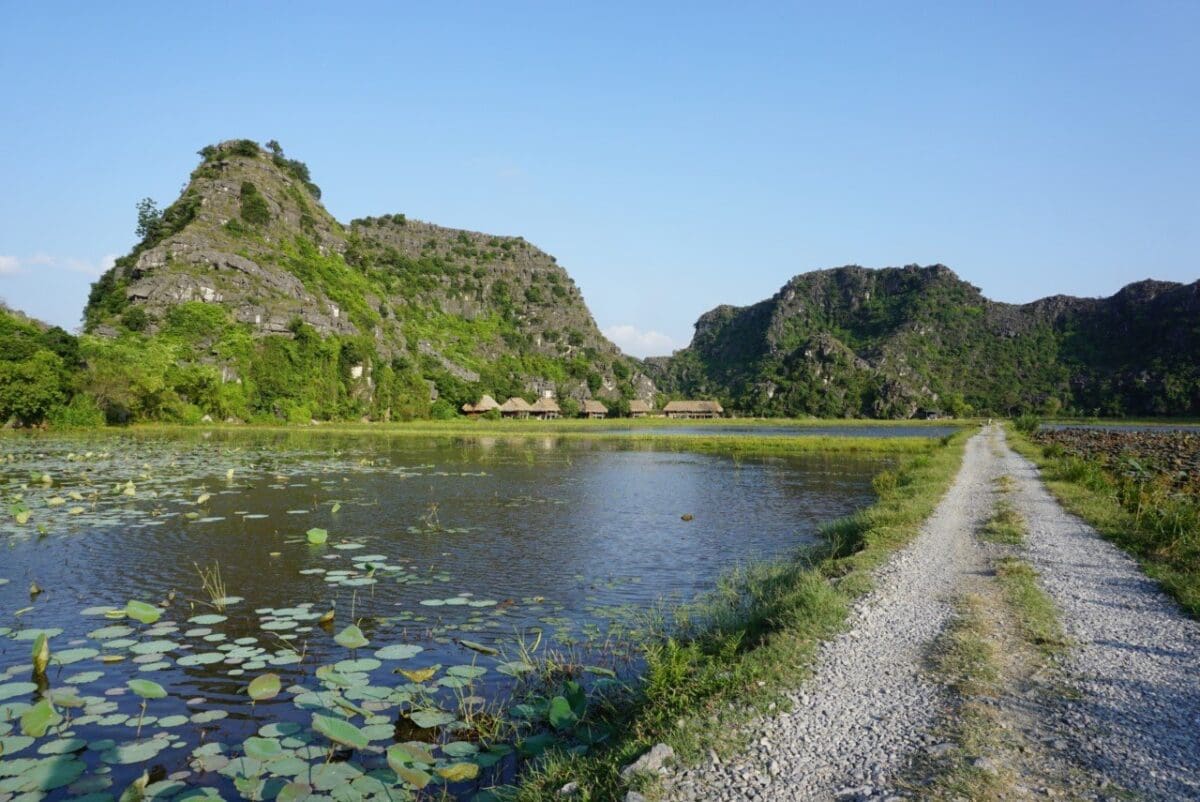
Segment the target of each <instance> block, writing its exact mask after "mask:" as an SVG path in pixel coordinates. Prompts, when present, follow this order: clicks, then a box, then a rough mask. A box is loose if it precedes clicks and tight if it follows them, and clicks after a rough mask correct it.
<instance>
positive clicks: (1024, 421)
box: [1013, 414, 1042, 435]
mask: <svg viewBox="0 0 1200 802" xmlns="http://www.w3.org/2000/svg"><path fill="white" fill-rule="evenodd" d="M1041 425H1042V421H1041V419H1040V418H1038V416H1037V415H1031V414H1025V415H1019V416H1017V417H1016V418H1014V419H1013V428H1014V429H1016V430H1017V431H1018V432H1020V433H1021V434H1026V435H1028V434H1033V433H1034V432H1036V431H1037V430H1038V427H1039V426H1041Z"/></svg>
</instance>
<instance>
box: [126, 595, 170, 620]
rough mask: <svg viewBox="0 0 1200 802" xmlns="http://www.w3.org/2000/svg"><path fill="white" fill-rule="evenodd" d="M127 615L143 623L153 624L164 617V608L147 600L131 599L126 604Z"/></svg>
mask: <svg viewBox="0 0 1200 802" xmlns="http://www.w3.org/2000/svg"><path fill="white" fill-rule="evenodd" d="M125 615H127V616H129V617H130V618H132V619H133V620H134V621H140V622H141V623H143V624H153V623H154V622H155V621H157V620H158V619H159V618H161V617H162V610H160V609H159V608H157V607H155V606H154V605H152V604H147V603H146V602H141V601H132V600H131V601H130V602H129V603H128V604H126V605H125Z"/></svg>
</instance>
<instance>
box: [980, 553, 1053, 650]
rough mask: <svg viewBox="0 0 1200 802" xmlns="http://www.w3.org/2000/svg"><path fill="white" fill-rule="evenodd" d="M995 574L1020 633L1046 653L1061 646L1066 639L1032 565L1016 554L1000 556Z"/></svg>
mask: <svg viewBox="0 0 1200 802" xmlns="http://www.w3.org/2000/svg"><path fill="white" fill-rule="evenodd" d="M996 578H997V579H998V580H999V582H1000V587H1001V588H1002V589H1003V590H1004V598H1005V601H1006V602H1007V603H1008V606H1009V607H1010V608H1011V609H1012V611H1013V613H1014V615H1015V616H1016V618H1017V623H1018V625H1019V626H1020V628H1021V636H1022V637H1023V638H1025V640H1027V641H1029V642H1030V643H1032V644H1034V645H1035V646H1037V647H1038V648H1039V649H1040V650H1042V651H1043V652H1045V653H1047V654H1052V653H1055V652H1058V651H1061V650H1062V649H1063V648H1065V647H1066V645H1067V639H1066V636H1065V635H1064V634H1063V631H1062V625H1061V624H1060V623H1059V620H1058V610H1057V608H1056V607H1055V606H1054V602H1052V601H1051V600H1050V597H1049V596H1047V595H1046V592H1045V591H1044V590H1042V588H1041V586H1040V585H1038V573H1037V571H1035V570H1034V568H1033V566H1031V565H1030V564H1029V563H1027V562H1025V561H1024V560H1022V559H1020V558H1017V557H1003V558H1001V559H1000V560H999V561H998V562H997V563H996Z"/></svg>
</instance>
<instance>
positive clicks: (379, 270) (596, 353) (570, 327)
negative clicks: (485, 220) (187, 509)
mask: <svg viewBox="0 0 1200 802" xmlns="http://www.w3.org/2000/svg"><path fill="white" fill-rule="evenodd" d="M271 146H272V147H271V148H269V149H264V148H261V147H259V146H258V145H257V144H256V143H253V142H250V141H248V140H236V141H230V142H224V143H222V144H220V145H216V146H212V147H208V148H205V149H204V150H203V151H201V156H202V162H201V164H200V165H199V166H198V167H197V168H196V169H195V170H194V171H193V173H192V175H191V180H190V181H189V183H188V185H187V186H186V188H185V189H184V191H183V193H182V194H181V196H180V197H179V199H178V200H177V201H176V202H175V203H174V204H172V205H171V206H170V207H168V208H167V209H166V210H165V211H164V213H163V214H162V215H161V217H159V218H155V219H150V220H149V221H148V225H146V226H144V228H146V236H145V238H144V239H143V241H142V242H141V243H139V245H138V246H137V247H136V248H135V249H134V250H133V252H132V253H130V254H128V255H127V256H125V257H123V258H121V259H119V260H118V261H117V263H116V266H115V267H114V268H113V269H112V270H111V271H110V272H109V273H108V274H106V275H105V276H103V277H102V278H101V280H100V281H99V282H97V284H96V285H95V287H94V288H93V291H92V295H91V298H90V300H89V303H88V307H87V309H86V312H85V320H86V329H87V331H89V332H91V333H94V334H98V335H101V336H106V337H120V336H124V335H125V334H127V333H128V332H129V331H137V332H141V333H143V334H144V335H155V334H158V333H160V332H163V331H168V330H170V328H171V321H172V315H173V310H178V309H179V308H180V307H184V306H188V305H194V304H206V305H212V306H216V307H219V308H220V309H221V310H223V311H224V312H225V313H226V314H227V315H228V317H229V318H230V319H231V320H232V321H233V322H234V324H236V325H237V326H239V327H241V328H242V329H243V330H244V331H245V332H247V333H248V334H250V335H251V336H252V337H253V338H256V339H262V338H270V337H283V338H291V337H294V336H296V333H297V331H298V330H299V327H301V326H304V327H307V329H306V330H311V331H313V332H315V333H316V335H317V336H319V337H322V338H328V337H339V338H343V339H357V340H358V341H359V342H360V345H361V346H365V347H362V348H359V349H358V350H360V351H364V352H365V356H364V361H365V362H367V363H371V362H378V363H380V364H383V363H388V364H392V365H393V367H395V368H396V369H397V370H407V371H410V372H414V373H416V374H419V375H420V376H422V377H423V378H424V379H425V380H426V381H428V382H430V383H431V384H432V385H433V387H434V391H435V393H436V392H439V391H440V392H441V394H442V395H443V396H446V395H449V396H450V397H451V398H452V399H453V400H454V401H455V402H456V403H457V402H459V401H461V400H466V399H469V398H471V397H477V396H478V394H480V393H483V392H490V393H493V394H496V395H507V394H510V393H512V394H515V393H524V394H535V393H541V392H543V391H551V392H556V393H558V394H559V395H561V396H564V397H576V398H579V399H583V398H589V397H592V396H593V395H596V396H601V397H604V398H608V399H617V398H620V397H626V398H632V397H642V398H649V397H651V396H652V395H653V393H654V391H655V388H654V385H653V384H652V382H651V381H650V380H649V379H648V378H647V377H646V376H645V375H644V374H643V373H642V372H641V371H640V367H639V363H637V362H636V360H632V359H629V358H627V357H625V356H624V355H622V354H621V353H620V351H619V350H618V349H617V348H616V347H615V346H614V345H613V344H612V343H611V342H609V341H608V340H607V339H606V338H605V337H604V336H603V335H602V334H601V333H600V331H599V329H598V328H597V326H596V323H595V321H594V320H593V319H592V316H591V313H590V312H589V311H588V309H587V306H586V305H585V303H584V301H583V298H582V296H581V294H580V292H579V290H578V288H577V287H576V286H575V284H574V282H573V281H572V280H571V278H570V276H569V275H567V273H566V271H565V270H563V269H562V268H561V267H560V266H559V265H558V264H557V263H556V262H555V259H554V257H552V256H550V255H548V254H546V253H544V252H542V251H540V250H538V249H537V248H535V247H534V246H532V245H531V244H529V243H528V242H526V241H524V240H523V239H521V238H519V237H515V238H514V237H497V236H491V235H487V234H481V233H477V232H471V231H459V230H454V229H448V228H443V227H440V226H436V225H432V224H430V223H423V222H417V221H413V220H408V219H407V218H406V217H405V216H404V215H398V214H397V215H385V216H382V217H374V218H366V219H362V220H355V221H353V222H351V223H350V224H349V225H343V224H341V223H339V222H338V221H337V220H335V219H334V218H333V217H332V216H331V215H330V214H329V213H328V212H327V211H326V210H325V208H324V207H323V206H322V205H321V202H320V190H319V189H318V188H317V187H316V185H315V184H313V183H312V181H311V178H310V176H309V174H308V169H307V167H306V166H304V165H303V164H302V163H300V162H297V161H294V160H291V159H288V158H287V157H286V156H284V154H283V153H282V150H281V149H279V148H278V146H277V145H275V144H274V143H271ZM209 356H210V357H211V361H220V354H219V353H212V354H210V355H209ZM363 370H364V371H365V373H366V374H368V375H369V374H370V372H371V364H366V365H364V366H363Z"/></svg>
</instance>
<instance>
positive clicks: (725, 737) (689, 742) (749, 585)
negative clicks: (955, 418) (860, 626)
mask: <svg viewBox="0 0 1200 802" xmlns="http://www.w3.org/2000/svg"><path fill="white" fill-rule="evenodd" d="M968 436H969V434H968V433H967V432H960V433H959V434H956V435H954V436H953V437H951V438H948V439H947V440H946V441H945V442H939V443H938V445H937V446H935V447H932V448H928V447H927V448H926V450H925V452H924V453H919V454H910V455H906V456H904V457H903V458H902V459H901V460H900V461H899V462H898V464H897V466H896V467H895V469H894V470H888V471H884V472H883V473H881V474H879V476H877V477H876V480H875V486H876V489H877V491H878V492H879V499H878V502H877V503H876V504H875V505H873V506H872V507H870V508H868V509H866V510H864V511H862V512H860V513H858V514H856V515H854V516H851V517H849V518H846V519H844V520H842V521H839V522H837V523H835V524H834V525H832V526H830V527H828V528H827V530H826V532H825V535H826V538H825V540H824V542H823V544H822V545H821V546H819V547H817V548H814V549H811V550H808V551H806V552H804V553H801V554H797V555H796V556H795V557H794V558H793V559H791V560H788V561H784V562H779V563H773V564H764V565H757V566H751V567H747V568H744V569H740V570H737V571H735V572H733V573H731V574H729V575H728V576H726V577H725V578H724V580H722V581H721V582H720V584H719V586H718V587H717V588H716V589H715V590H714V591H713V592H712V593H711V594H710V595H709V596H708V597H707V598H706V599H704V600H703V601H701V602H699V603H697V604H695V605H692V606H689V607H685V608H681V609H679V610H678V611H676V615H675V620H674V621H673V622H672V624H673V626H672V627H671V628H670V633H671V634H662V635H659V636H656V637H652V638H650V639H649V640H648V641H647V642H646V643H645V644H644V646H643V652H644V660H645V671H644V674H643V678H642V679H641V681H640V682H639V683H637V685H636V686H635V687H633V688H631V689H630V692H629V694H628V696H627V697H625V698H624V700H623V701H622V703H621V704H619V705H613V706H610V707H608V708H606V709H604V710H601V711H598V713H597V714H596V715H597V723H598V724H602V725H603V726H604V727H605V728H606V729H609V730H611V731H613V732H615V733H618V735H617V736H615V737H614V738H612V739H610V740H609V741H607V742H606V743H604V744H602V745H600V746H598V747H596V748H594V749H592V750H591V751H589V752H588V753H585V754H564V753H555V754H552V755H551V756H549V757H548V758H547V759H546V760H544V762H543V763H542V764H541V765H540V766H538V768H537V769H536V770H533V771H530V772H529V773H527V774H526V775H525V776H524V777H523V780H522V782H521V784H520V785H519V787H516V788H512V789H507V791H506V792H505V793H504V796H505V798H510V799H513V800H517V801H518V802H528V801H529V800H544V799H559V798H561V797H560V796H559V789H561V788H562V787H563V786H565V785H567V784H568V783H576V784H577V788H578V790H577V792H576V793H577V795H576V796H575V797H573V798H575V799H582V800H601V799H616V798H620V797H621V796H622V795H623V794H624V792H625V789H626V788H627V787H628V785H627V783H626V782H625V781H624V780H623V779H622V778H621V776H620V769H621V768H622V767H623V766H625V765H627V764H629V763H630V762H632V761H633V760H634V759H635V758H636V757H638V756H639V755H640V754H642V753H643V752H645V751H646V750H647V749H648V748H649V747H650V746H652V745H654V744H656V743H660V742H665V743H667V744H669V745H670V746H672V747H673V748H674V749H675V751H676V753H677V754H678V755H679V756H680V758H681V759H682V760H684V761H692V760H696V759H698V758H700V757H701V756H703V755H705V754H706V752H707V750H709V749H715V750H717V751H718V752H726V753H728V752H730V751H732V750H735V749H737V748H738V747H739V746H740V745H741V742H740V741H739V738H741V737H743V736H740V735H738V731H739V728H740V725H741V724H743V723H745V722H746V721H748V720H750V719H751V718H752V717H753V716H754V715H755V714H758V713H762V712H765V711H767V710H770V709H773V708H775V707H779V706H783V705H785V704H786V692H787V691H788V690H790V689H793V688H795V687H796V686H797V684H798V683H799V682H800V681H801V680H802V679H803V678H804V676H805V674H806V672H807V667H808V666H809V665H811V662H812V659H813V656H814V654H815V651H816V647H817V646H818V645H819V644H820V642H821V641H822V640H824V639H827V638H829V637H830V636H832V635H833V634H834V633H836V632H837V631H838V630H839V629H840V628H841V627H842V626H843V624H844V622H845V619H846V616H847V613H848V610H849V607H850V604H851V602H852V601H853V600H854V599H855V598H856V597H857V596H859V595H861V594H862V593H865V592H866V591H867V590H869V589H870V587H871V584H872V573H871V572H872V569H874V568H876V567H877V566H879V565H880V564H882V563H883V562H884V561H885V560H886V559H887V558H888V556H889V555H891V554H892V553H893V552H894V551H895V550H896V549H897V548H899V547H900V546H903V545H904V544H905V543H907V542H908V541H909V540H911V539H912V538H913V537H914V536H915V535H916V534H917V532H918V531H919V529H920V527H921V524H922V523H923V522H924V521H925V519H926V518H927V517H928V516H929V515H930V513H932V512H933V510H934V508H935V507H936V506H937V503H938V501H939V500H940V499H941V497H942V495H943V494H944V493H945V491H946V490H947V488H948V487H949V486H950V484H951V482H952V481H953V479H954V476H955V475H956V473H957V471H958V468H959V465H960V464H961V462H962V454H963V448H964V445H965V443H966V440H967V438H968ZM634 784H635V785H636V784H637V781H636V780H635V783H634Z"/></svg>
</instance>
